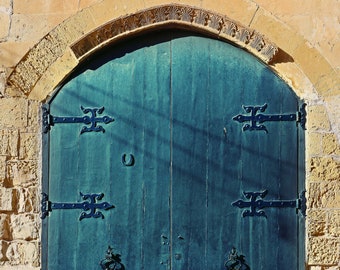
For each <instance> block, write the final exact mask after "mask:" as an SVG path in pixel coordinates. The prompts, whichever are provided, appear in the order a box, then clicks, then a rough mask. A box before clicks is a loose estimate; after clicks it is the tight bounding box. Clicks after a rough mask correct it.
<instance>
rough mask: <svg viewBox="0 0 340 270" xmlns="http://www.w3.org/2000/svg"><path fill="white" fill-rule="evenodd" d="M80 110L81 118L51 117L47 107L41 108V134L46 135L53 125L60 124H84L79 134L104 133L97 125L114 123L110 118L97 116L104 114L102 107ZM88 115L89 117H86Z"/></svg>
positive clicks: (82, 108) (81, 107)
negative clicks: (81, 112)
mask: <svg viewBox="0 0 340 270" xmlns="http://www.w3.org/2000/svg"><path fill="white" fill-rule="evenodd" d="M80 109H81V110H82V111H83V113H84V114H85V115H83V116H71V117H70V116H53V115H51V114H50V111H49V109H48V108H47V106H44V107H43V108H42V110H43V112H42V114H43V116H42V118H43V132H44V133H47V132H48V131H49V130H50V129H51V126H54V125H55V124H61V123H64V124H66V123H84V124H85V125H87V126H83V127H82V129H81V131H80V134H82V133H84V132H92V131H94V132H105V129H104V128H103V127H102V126H100V125H98V123H104V124H109V123H111V122H113V121H114V119H113V118H112V117H110V116H102V117H99V116H98V115H99V114H102V113H103V112H104V109H105V108H104V107H101V108H84V107H83V106H80ZM88 114H89V115H88Z"/></svg>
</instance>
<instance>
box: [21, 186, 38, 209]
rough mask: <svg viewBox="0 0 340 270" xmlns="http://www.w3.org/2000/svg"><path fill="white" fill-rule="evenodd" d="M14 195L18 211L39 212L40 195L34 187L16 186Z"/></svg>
mask: <svg viewBox="0 0 340 270" xmlns="http://www.w3.org/2000/svg"><path fill="white" fill-rule="evenodd" d="M15 196H16V206H17V209H16V211H17V212H18V213H32V212H33V213H39V211H40V197H39V196H38V189H37V188H36V187H30V188H17V189H16V195H15Z"/></svg>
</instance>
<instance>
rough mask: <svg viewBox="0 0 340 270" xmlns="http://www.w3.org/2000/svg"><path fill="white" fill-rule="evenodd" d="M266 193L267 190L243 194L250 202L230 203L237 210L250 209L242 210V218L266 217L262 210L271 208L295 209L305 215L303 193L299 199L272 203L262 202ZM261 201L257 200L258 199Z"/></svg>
mask: <svg viewBox="0 0 340 270" xmlns="http://www.w3.org/2000/svg"><path fill="white" fill-rule="evenodd" d="M267 193H268V190H265V191H262V192H243V194H244V196H245V197H246V198H247V199H249V200H250V201H243V200H238V201H235V202H233V203H232V205H233V206H236V207H239V208H250V210H244V211H243V213H242V216H243V217H247V216H251V217H253V216H262V217H267V215H266V214H265V212H264V211H263V210H258V209H263V208H272V207H279V208H285V207H290V208H295V209H298V210H300V211H301V213H302V214H303V215H305V214H306V197H305V191H303V192H301V193H300V195H299V198H298V199H296V200H274V201H264V200H262V199H263V198H264V197H265V196H266V195H267ZM259 197H260V198H261V199H258V198H259Z"/></svg>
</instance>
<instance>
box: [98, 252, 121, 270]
mask: <svg viewBox="0 0 340 270" xmlns="http://www.w3.org/2000/svg"><path fill="white" fill-rule="evenodd" d="M120 256H121V255H120V254H115V253H113V248H111V247H110V246H109V247H108V248H107V251H106V254H105V259H103V260H101V261H100V266H101V268H102V269H103V270H124V269H125V266H124V265H123V264H122V260H121V258H120Z"/></svg>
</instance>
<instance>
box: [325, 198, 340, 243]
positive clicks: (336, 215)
mask: <svg viewBox="0 0 340 270" xmlns="http://www.w3.org/2000/svg"><path fill="white" fill-rule="evenodd" d="M339 204H340V203H339ZM327 233H328V234H329V235H330V236H333V237H338V238H340V210H339V209H337V210H332V211H329V212H328V217H327Z"/></svg>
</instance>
